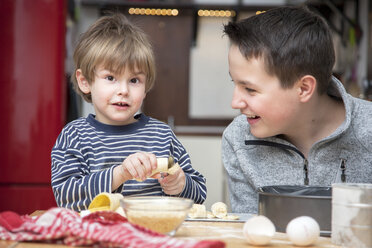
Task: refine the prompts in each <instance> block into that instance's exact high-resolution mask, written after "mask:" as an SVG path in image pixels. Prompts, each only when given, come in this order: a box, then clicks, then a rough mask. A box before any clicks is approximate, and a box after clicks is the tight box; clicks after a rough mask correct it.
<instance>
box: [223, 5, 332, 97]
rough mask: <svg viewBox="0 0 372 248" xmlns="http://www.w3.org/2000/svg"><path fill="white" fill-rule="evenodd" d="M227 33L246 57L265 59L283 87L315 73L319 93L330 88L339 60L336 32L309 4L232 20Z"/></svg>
mask: <svg viewBox="0 0 372 248" xmlns="http://www.w3.org/2000/svg"><path fill="white" fill-rule="evenodd" d="M224 32H225V34H227V36H228V37H229V39H230V41H231V42H232V43H233V44H234V45H237V46H238V47H239V49H240V52H241V53H242V55H243V56H244V57H245V58H246V59H250V58H263V61H264V62H265V66H266V70H267V72H268V73H269V74H270V75H275V76H277V77H278V79H279V80H280V83H281V86H282V87H283V88H291V87H293V85H294V83H295V82H296V81H297V80H298V79H300V78H301V77H302V76H305V75H312V76H314V77H315V78H316V80H317V91H318V93H319V94H323V93H325V92H326V91H327V88H328V85H329V82H330V81H331V77H332V69H333V66H334V63H335V52H334V47H333V40H332V35H331V32H330V30H329V28H328V25H327V23H326V22H325V21H324V20H323V18H321V17H320V16H319V15H317V14H315V13H313V12H311V11H310V10H308V9H307V7H306V6H299V7H279V8H274V9H271V10H268V11H266V12H264V13H261V14H259V15H255V16H253V17H249V18H247V19H244V20H241V21H239V22H237V23H234V22H230V23H229V24H227V25H226V26H225V27H224Z"/></svg>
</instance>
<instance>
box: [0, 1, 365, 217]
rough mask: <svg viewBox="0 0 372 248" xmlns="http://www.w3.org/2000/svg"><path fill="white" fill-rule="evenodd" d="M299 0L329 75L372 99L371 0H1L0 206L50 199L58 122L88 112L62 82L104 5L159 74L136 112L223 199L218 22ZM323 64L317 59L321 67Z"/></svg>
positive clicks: (225, 95)
mask: <svg viewBox="0 0 372 248" xmlns="http://www.w3.org/2000/svg"><path fill="white" fill-rule="evenodd" d="M299 4H306V5H308V6H309V8H310V9H312V10H313V11H316V12H318V13H319V14H321V15H322V16H323V17H324V18H325V19H326V20H327V22H328V24H329V26H330V27H331V29H332V32H333V35H334V43H335V48H336V57H337V58H336V65H335V67H334V74H335V75H336V76H337V77H338V78H339V79H340V80H341V81H342V82H343V83H344V85H345V87H346V89H347V90H348V92H349V93H351V94H352V95H354V96H356V97H360V98H364V99H368V100H371V99H372V83H371V80H372V65H371V63H369V60H370V59H371V58H372V37H371V33H372V32H371V31H372V30H371V23H372V22H371V21H372V10H371V9H372V6H371V4H370V3H369V1H368V0H308V1H305V0H297V1H296V0H194V1H192V0H132V1H124V0H53V1H52V0H33V1H29V0H0V23H1V34H2V35H1V36H0V54H1V57H0V70H1V73H0V75H1V76H0V87H1V88H0V94H1V97H0V101H1V103H0V108H1V109H0V112H1V114H2V116H1V118H0V124H1V126H0V127H1V128H0V133H1V134H0V138H1V140H0V144H1V147H0V154H1V155H0V157H1V158H2V160H1V164H0V211H5V210H12V211H16V212H18V213H21V214H27V213H32V212H33V211H34V210H37V209H48V208H50V207H52V206H55V201H54V197H53V193H52V190H51V186H50V170H51V169H50V164H51V161H50V152H51V149H52V146H53V145H54V142H55V140H56V138H57V136H58V134H59V133H60V131H61V129H62V128H63V126H64V125H65V124H66V123H68V122H69V121H71V120H74V119H76V118H79V117H81V116H87V115H88V114H89V113H92V112H93V108H92V106H91V105H90V104H86V103H85V102H83V101H82V100H81V99H80V97H78V96H77V95H76V94H75V93H74V92H73V90H72V89H71V85H70V77H71V74H73V62H72V53H73V49H74V46H75V44H76V40H77V38H78V37H79V34H81V33H82V32H84V31H85V30H86V29H87V28H88V26H89V25H90V24H92V23H93V22H94V21H95V20H96V19H97V18H99V17H100V16H101V15H103V14H105V13H106V12H107V11H115V12H117V11H119V12H122V13H124V14H125V15H126V16H127V17H128V18H129V19H130V20H131V21H132V22H134V23H135V24H136V25H138V26H140V27H141V28H142V29H143V30H144V31H145V32H146V33H147V34H148V35H149V37H150V40H151V42H152V44H153V46H154V51H155V57H156V65H157V79H156V83H155V88H154V89H153V90H152V91H151V92H150V93H149V94H148V95H147V97H146V99H145V103H144V105H143V112H144V113H146V114H147V115H150V116H152V117H155V118H157V119H160V120H162V121H164V122H166V123H168V124H169V125H170V126H171V127H172V128H173V130H174V132H175V133H176V135H177V136H178V138H179V139H180V141H181V142H182V143H183V144H184V146H185V147H186V149H187V150H188V152H189V154H190V157H191V160H192V163H193V167H194V168H195V169H197V170H198V171H200V172H201V173H202V174H203V175H204V176H205V177H206V178H207V187H208V198H207V201H206V203H205V204H206V206H207V208H210V206H211V204H213V203H214V202H217V201H223V202H225V203H227V204H228V203H229V202H228V190H227V185H226V181H225V176H224V170H223V165H222V161H221V135H222V132H223V130H224V128H225V127H226V126H227V125H228V124H229V123H230V122H231V121H232V119H233V118H234V116H236V115H238V112H237V111H234V110H232V109H231V108H230V99H231V97H232V89H233V85H232V83H231V79H230V78H229V74H228V64H227V52H228V46H229V44H228V40H227V37H224V36H223V33H222V29H223V24H225V23H227V22H229V21H236V20H239V19H241V18H245V17H248V16H251V15H254V14H255V13H256V11H264V10H268V9H270V8H274V7H278V6H283V5H299ZM319 66H321V65H319Z"/></svg>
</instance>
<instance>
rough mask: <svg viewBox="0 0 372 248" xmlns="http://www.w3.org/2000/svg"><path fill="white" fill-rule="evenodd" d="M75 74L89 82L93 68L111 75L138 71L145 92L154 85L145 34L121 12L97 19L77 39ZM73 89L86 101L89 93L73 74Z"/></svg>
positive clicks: (148, 45)
mask: <svg viewBox="0 0 372 248" xmlns="http://www.w3.org/2000/svg"><path fill="white" fill-rule="evenodd" d="M73 58H74V62H75V70H74V71H75V72H76V70H77V69H80V70H81V71H82V74H83V75H84V77H85V78H86V79H87V81H88V82H89V83H92V82H93V81H94V78H95V69H96V67H97V66H99V65H102V64H103V66H104V67H105V68H106V69H108V70H110V71H112V72H113V73H118V74H120V73H122V70H123V69H124V68H128V69H129V70H132V71H133V70H134V69H140V70H141V71H143V72H144V73H145V75H146V87H145V90H146V92H148V91H149V90H150V89H151V88H152V87H153V85H154V82H155V61H154V54H153V51H152V46H151V43H150V41H149V40H148V38H147V35H146V34H145V33H144V32H143V31H142V30H141V29H140V28H139V27H136V26H135V25H133V24H132V23H130V22H129V21H128V19H127V18H126V17H125V16H124V15H123V14H120V13H114V14H110V15H107V16H103V17H101V18H99V19H98V20H97V21H96V22H95V23H94V24H92V25H91V26H90V27H89V29H88V30H87V31H86V32H85V33H83V34H82V35H81V36H80V39H79V41H78V44H77V46H76V48H75V52H74V56H73ZM72 82H73V85H74V89H75V91H76V92H77V93H79V94H80V95H81V96H82V97H83V98H84V99H85V100H86V101H87V102H92V97H91V95H90V94H85V93H83V92H82V91H81V90H80V88H79V85H78V82H77V80H76V77H75V75H72Z"/></svg>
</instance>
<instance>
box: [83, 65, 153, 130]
mask: <svg viewBox="0 0 372 248" xmlns="http://www.w3.org/2000/svg"><path fill="white" fill-rule="evenodd" d="M145 83H146V76H145V74H144V73H142V72H140V71H134V72H131V71H129V69H127V68H126V69H125V70H124V73H123V75H115V74H114V73H112V72H110V71H109V70H106V69H105V68H104V67H102V66H99V67H98V68H97V69H96V75H95V79H94V82H92V83H91V84H88V92H84V91H83V89H82V91H83V92H84V93H89V92H90V93H91V95H92V104H93V107H94V110H95V113H96V119H97V120H98V121H100V122H102V123H104V124H109V125H127V124H130V123H133V122H135V121H136V120H135V119H134V115H135V114H136V113H137V111H138V110H139V109H140V108H141V105H142V102H143V100H144V98H145V96H146V93H145ZM79 85H80V84H79ZM80 88H81V87H80Z"/></svg>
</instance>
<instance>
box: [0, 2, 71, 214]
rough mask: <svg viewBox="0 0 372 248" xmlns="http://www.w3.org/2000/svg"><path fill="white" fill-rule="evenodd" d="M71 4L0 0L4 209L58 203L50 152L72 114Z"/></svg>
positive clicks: (0, 203)
mask: <svg viewBox="0 0 372 248" xmlns="http://www.w3.org/2000/svg"><path fill="white" fill-rule="evenodd" d="M65 5H66V4H65V0H54V1H49V0H34V1H29V0H2V1H1V2H0V23H1V30H2V35H1V36H0V44H1V46H0V54H1V59H0V68H1V73H0V74H1V77H0V113H1V121H0V139H1V142H0V157H1V163H0V211H5V210H12V211H16V212H18V213H20V214H26V213H31V212H33V211H34V210H35V209H48V208H49V207H52V206H55V205H56V203H55V200H54V196H53V193H52V190H51V186H50V177H51V176H50V174H51V166H50V164H51V159H50V152H51V149H52V146H53V144H54V142H55V140H56V138H57V136H58V134H59V132H60V131H61V129H62V127H63V125H64V124H65V116H66V114H65V105H66V100H65V99H66V82H65V76H64V50H65V9H66V8H65Z"/></svg>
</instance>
